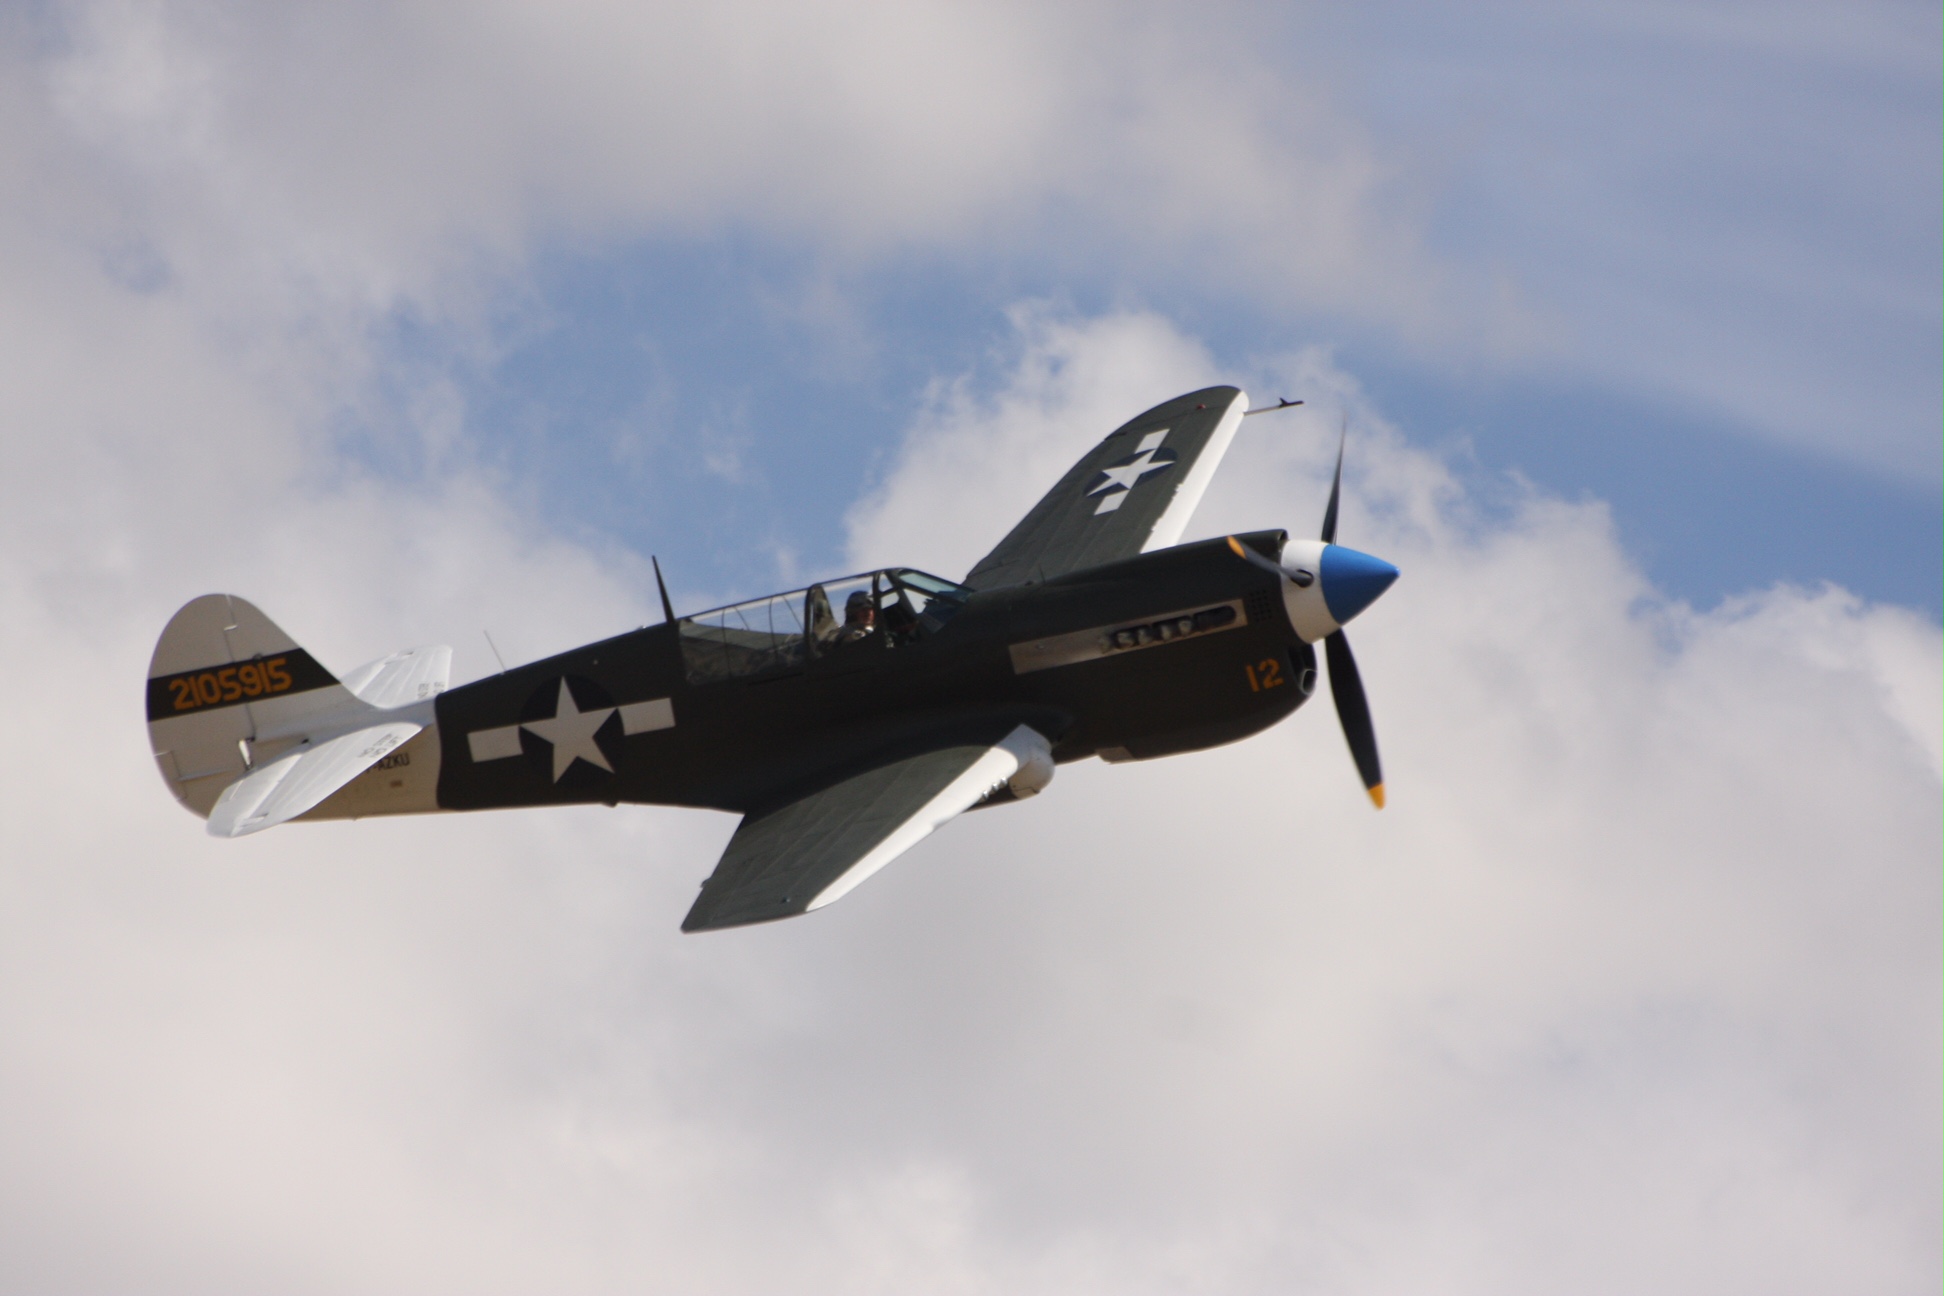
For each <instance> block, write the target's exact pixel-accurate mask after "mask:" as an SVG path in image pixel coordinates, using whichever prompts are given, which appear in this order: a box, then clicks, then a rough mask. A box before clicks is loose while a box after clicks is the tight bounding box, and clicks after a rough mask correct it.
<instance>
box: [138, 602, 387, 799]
mask: <svg viewBox="0 0 1944 1296" xmlns="http://www.w3.org/2000/svg"><path fill="white" fill-rule="evenodd" d="M371 712H372V708H371V706H370V705H369V704H368V703H366V702H364V701H361V700H360V699H359V698H358V697H356V696H354V695H353V694H352V692H351V691H350V690H349V689H347V688H345V687H344V685H342V684H340V683H339V682H338V680H337V678H336V677H335V676H333V675H332V674H331V672H329V671H327V670H325V669H324V667H322V666H321V665H319V664H318V662H317V659H316V658H314V657H312V656H311V655H310V654H309V653H307V652H305V651H304V650H303V649H302V648H300V647H298V646H297V642H296V640H294V639H292V638H291V637H290V636H289V635H287V634H285V633H284V632H283V631H282V630H279V629H278V628H277V626H276V624H275V623H274V622H272V621H271V620H270V618H269V617H267V616H265V615H263V613H261V612H259V611H257V609H256V608H254V607H252V606H251V605H250V604H248V603H246V602H244V601H243V600H242V599H240V598H236V597H234V596H233V595H228V594H206V595H204V596H203V597H201V598H199V599H192V600H191V601H190V602H188V603H187V604H185V605H183V608H182V610H181V611H179V612H177V613H176V614H175V615H174V616H173V617H171V618H170V619H169V624H168V625H167V626H166V627H165V628H164V629H163V631H162V638H161V639H160V640H159V641H158V642H157V643H156V645H155V655H154V656H153V657H151V658H150V659H149V672H148V726H149V744H150V746H151V747H152V748H153V749H154V751H155V761H156V764H157V765H158V766H160V767H161V770H162V777H163V779H164V780H165V781H166V782H167V783H168V785H169V790H170V791H171V792H173V793H174V794H175V798H176V800H178V801H180V802H182V804H183V805H185V806H187V807H188V808H189V809H190V810H192V811H194V812H195V813H196V814H198V815H200V816H202V817H203V818H205V819H206V818H208V817H209V812H210V810H211V808H212V807H214V806H215V804H216V800H217V798H218V797H220V796H221V795H222V792H223V789H224V788H226V787H228V786H229V785H230V784H232V783H234V782H236V781H237V780H238V779H240V778H242V777H243V776H244V775H245V774H247V773H249V772H250V770H251V769H253V768H256V767H258V766H261V765H262V764H264V763H265V762H266V761H269V760H273V759H275V758H276V757H277V756H279V755H281V754H282V753H284V752H285V751H288V750H290V749H291V748H293V747H296V746H298V745H300V744H301V743H303V742H304V741H305V740H306V739H307V738H310V737H313V736H315V735H316V734H318V733H320V732H323V731H328V730H332V729H342V728H343V727H345V725H346V724H354V723H356V722H357V720H358V718H359V717H360V716H364V715H369V714H371Z"/></svg>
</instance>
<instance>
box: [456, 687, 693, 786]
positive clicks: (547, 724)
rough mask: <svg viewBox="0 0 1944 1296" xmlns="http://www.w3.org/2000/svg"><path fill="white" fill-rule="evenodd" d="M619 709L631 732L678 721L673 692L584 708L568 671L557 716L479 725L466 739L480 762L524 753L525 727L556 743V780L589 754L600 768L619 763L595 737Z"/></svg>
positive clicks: (623, 728)
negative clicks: (522, 737) (485, 726)
mask: <svg viewBox="0 0 1944 1296" xmlns="http://www.w3.org/2000/svg"><path fill="white" fill-rule="evenodd" d="M617 713H618V714H619V715H620V717H621V732H622V733H624V734H627V735H630V736H632V735H634V734H640V733H653V732H654V731H655V730H657V729H673V728H674V727H675V707H674V704H673V703H671V702H670V701H669V699H667V698H650V699H648V700H647V701H646V702H630V703H628V704H627V705H625V706H597V707H589V708H588V709H587V710H585V711H583V710H581V709H580V705H579V704H578V703H577V702H575V701H574V693H573V690H572V689H570V688H568V687H567V680H566V679H565V678H564V677H563V678H562V679H561V681H560V689H559V692H558V694H556V696H555V699H554V713H553V716H552V717H551V718H549V719H545V720H525V721H522V722H521V723H519V724H513V725H501V726H499V727H498V728H495V729H475V730H473V731H472V732H471V733H469V734H467V735H466V745H467V747H468V748H469V749H470V750H471V752H472V758H473V760H474V761H475V762H484V761H493V760H504V759H506V758H507V757H510V756H518V755H519V754H520V752H521V750H522V748H521V746H520V731H521V730H522V729H524V730H526V731H527V732H529V733H531V734H532V735H533V736H534V737H536V738H539V739H541V740H543V741H545V742H547V743H549V744H551V745H552V747H553V781H554V782H556V783H558V782H560V780H561V777H562V776H563V775H565V774H566V773H567V770H568V768H569V767H570V766H571V765H573V763H574V762H575V761H576V760H584V761H586V762H587V763H588V764H589V765H592V766H594V767H595V768H596V769H603V770H606V771H607V772H608V773H610V774H612V773H613V772H614V766H613V765H612V764H610V763H609V762H608V758H607V753H606V752H603V751H602V750H601V745H600V744H599V743H597V742H596V741H594V735H596V734H598V733H599V732H600V731H601V726H602V725H604V724H606V723H607V722H608V717H609V716H612V715H615V714H617Z"/></svg>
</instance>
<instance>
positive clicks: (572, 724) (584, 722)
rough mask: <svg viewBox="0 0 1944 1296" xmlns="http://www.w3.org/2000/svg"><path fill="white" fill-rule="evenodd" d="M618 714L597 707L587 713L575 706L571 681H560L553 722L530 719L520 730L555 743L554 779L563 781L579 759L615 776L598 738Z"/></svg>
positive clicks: (610, 709) (607, 708) (612, 709)
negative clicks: (596, 738) (613, 716)
mask: <svg viewBox="0 0 1944 1296" xmlns="http://www.w3.org/2000/svg"><path fill="white" fill-rule="evenodd" d="M613 714H614V708H613V707H596V708H594V710H592V711H583V710H581V709H580V708H579V707H577V706H575V705H574V694H573V691H572V690H571V689H569V688H568V687H567V681H566V680H564V679H563V680H561V681H560V697H559V698H558V699H557V700H556V701H555V703H554V714H553V719H551V720H528V721H526V722H525V723H524V724H522V725H521V726H520V727H521V728H522V729H526V730H528V731H530V732H531V733H533V734H534V736H536V737H539V738H544V739H546V740H547V741H548V742H550V743H552V744H553V777H554V782H556V783H558V782H560V776H561V775H562V774H565V773H566V772H567V767H568V766H569V765H572V764H573V763H574V760H575V758H576V757H578V758H579V759H581V760H584V761H586V762H587V763H588V764H589V765H598V766H599V767H600V768H602V769H604V770H606V771H607V772H608V773H610V774H612V773H614V766H612V765H610V764H608V758H607V754H606V753H605V752H603V751H602V750H601V746H600V744H599V743H597V742H595V741H594V735H595V734H597V733H599V732H600V730H601V726H602V725H604V724H606V723H607V721H608V717H609V716H611V715H613Z"/></svg>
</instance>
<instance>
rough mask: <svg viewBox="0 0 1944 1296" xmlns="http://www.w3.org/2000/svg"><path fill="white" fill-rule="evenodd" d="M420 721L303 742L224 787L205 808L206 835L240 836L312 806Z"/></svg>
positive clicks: (397, 744)
mask: <svg viewBox="0 0 1944 1296" xmlns="http://www.w3.org/2000/svg"><path fill="white" fill-rule="evenodd" d="M424 727H425V726H424V725H420V724H414V723H412V722H410V721H405V720H395V721H391V722H389V723H387V724H381V725H373V726H371V727H370V728H367V729H359V730H357V731H356V732H353V733H348V734H343V735H341V736H339V737H337V738H332V739H330V740H329V741H327V742H321V743H317V744H315V745H312V744H308V743H307V744H305V745H304V746H302V747H299V748H298V749H297V750H295V751H292V752H288V753H286V754H285V755H283V756H280V757H278V758H277V759H276V760H273V761H271V762H270V763H268V764H267V765H264V766H262V767H261V768H259V769H256V770H252V771H251V772H250V773H248V774H246V775H244V776H243V777H242V778H240V779H238V780H237V781H236V782H234V783H232V784H230V785H229V786H228V787H226V788H224V789H223V794H222V796H220V797H218V798H217V799H216V806H215V808H214V809H213V810H211V811H210V812H209V835H210V836H212V837H242V836H245V835H247V834H249V833H253V832H261V831H262V830H263V829H265V828H273V827H275V826H276V825H278V824H280V823H283V822H284V821H285V820H287V819H294V818H296V817H297V816H298V815H300V814H303V813H304V812H305V811H306V810H309V809H311V808H312V807H314V806H316V805H317V804H318V803H319V802H320V801H322V800H324V798H325V797H328V796H329V795H331V793H333V792H335V791H337V790H338V789H339V788H341V787H343V786H344V785H345V784H346V783H349V782H350V781H351V780H352V779H354V778H356V777H358V775H360V774H362V773H364V772H365V771H366V770H368V769H370V768H371V767H372V766H373V765H376V764H377V763H378V762H379V761H381V760H383V759H384V758H385V757H386V756H388V755H390V754H391V753H392V752H393V751H394V750H396V749H397V748H398V747H400V746H401V745H403V744H404V743H405V741H406V740H407V739H409V738H411V737H412V735H414V734H416V733H417V732H418V731H419V730H421V729H423V728H424Z"/></svg>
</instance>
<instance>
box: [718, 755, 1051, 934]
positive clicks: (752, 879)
mask: <svg viewBox="0 0 1944 1296" xmlns="http://www.w3.org/2000/svg"><path fill="white" fill-rule="evenodd" d="M1046 753H1047V743H1046V739H1045V738H1043V737H1041V736H1040V735H1039V733H1037V732H1036V731H1035V730H1033V729H1031V728H1028V727H1027V726H1025V725H1019V726H1017V727H1015V728H1014V729H1013V730H1012V732H1011V733H1009V734H1007V735H1006V736H1005V737H1004V738H1002V739H1000V740H999V741H998V742H997V743H993V744H991V745H989V746H978V745H967V746H951V747H943V748H939V749H937V750H935V751H928V752H923V753H921V754H919V755H916V756H908V757H906V758H904V759H902V760H897V761H893V762H891V763H889V764H886V765H880V766H877V767H875V768H872V769H868V770H865V771H863V772H862V773H858V774H854V775H852V776H851V777H849V778H847V779H845V780H843V781H842V782H840V783H837V784H836V785H834V786H832V787H828V788H825V789H823V790H822V791H821V792H813V793H811V794H810V795H809V796H806V797H803V798H802V799H800V800H797V801H792V802H790V803H789V804H787V805H784V806H781V807H778V808H777V809H774V810H770V811H767V812H764V813H761V814H755V815H751V816H750V817H749V818H747V819H744V820H743V822H742V826H741V827H739V828H737V829H736V835H735V836H734V837H731V838H730V839H729V847H728V849H727V850H725V851H723V853H722V859H721V860H720V861H719V862H718V863H717V864H716V868H715V872H714V873H711V874H710V875H709V879H708V881H706V882H704V883H703V884H702V894H701V895H700V896H698V897H696V901H695V905H694V907H693V908H691V909H690V910H689V912H688V917H686V918H684V919H683V920H682V930H683V931H685V932H695V931H709V930H712V929H714V928H718V927H741V926H743V925H745V924H747V923H759V922H769V921H772V920H773V919H777V918H791V917H794V916H796V915H797V914H800V913H807V912H809V911H810V910H812V909H821V908H823V906H825V905H827V904H829V903H830V902H831V901H833V900H836V899H838V898H840V897H842V896H843V895H845V894H846V893H848V892H849V891H851V890H852V889H853V888H854V887H856V886H857V885H858V884H859V883H861V882H863V881H864V880H865V879H866V878H868V877H870V876H871V875H872V874H873V873H875V872H877V871H878V870H879V869H881V868H883V867H884V866H885V865H886V864H889V863H890V862H891V861H892V860H894V859H896V858H897V857H898V856H900V855H902V854H904V853H905V852H906V851H908V850H910V849H911V848H912V847H913V846H915V845H917V844H918V843H919V842H921V841H923V840H924V839H925V838H926V837H928V836H930V835H931V833H932V832H933V830H934V829H936V828H938V827H939V826H940V825H942V824H944V823H945V822H946V821H947V820H949V819H951V818H953V817H954V816H956V815H959V814H962V813H964V812H965V811H967V810H970V809H971V808H972V807H973V806H975V805H977V804H978V803H979V802H980V801H981V800H983V799H984V798H985V797H986V795H987V794H988V793H990V792H992V791H994V790H995V789H997V788H999V787H1000V786H1002V785H1003V784H1005V782H1006V781H1007V780H1008V779H1010V778H1012V776H1013V775H1014V774H1015V773H1017V772H1018V771H1019V769H1020V768H1021V767H1022V766H1024V765H1025V764H1026V762H1027V761H1028V760H1031V759H1033V758H1034V757H1035V755H1038V756H1041V757H1045V756H1046Z"/></svg>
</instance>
